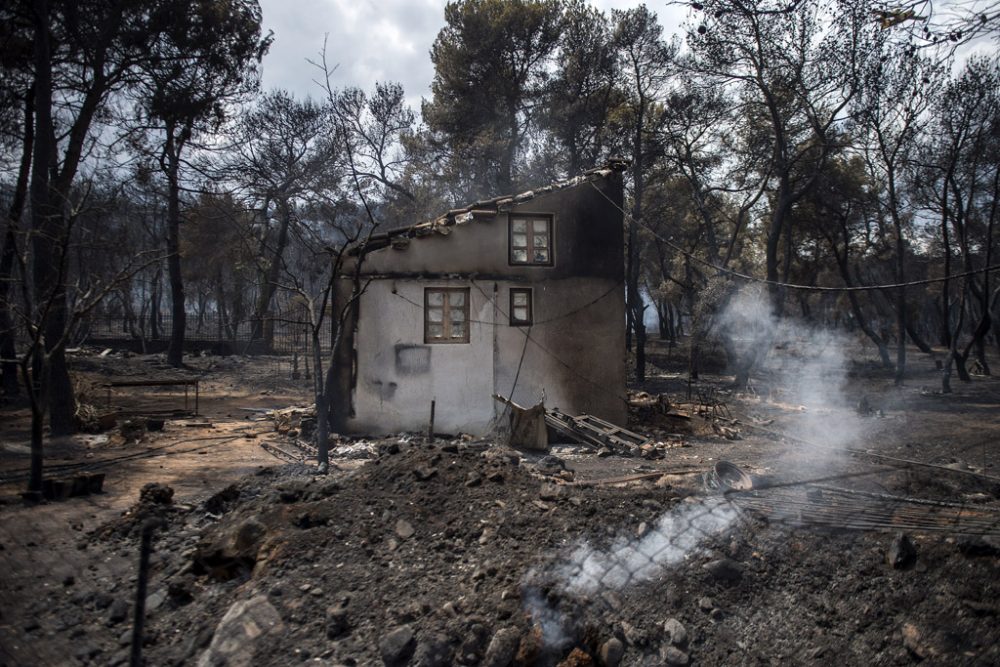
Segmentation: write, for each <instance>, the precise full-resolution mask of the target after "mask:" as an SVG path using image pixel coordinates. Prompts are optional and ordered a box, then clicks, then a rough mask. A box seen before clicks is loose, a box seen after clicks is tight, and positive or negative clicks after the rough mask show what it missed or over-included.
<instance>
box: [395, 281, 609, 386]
mask: <svg viewBox="0 0 1000 667" xmlns="http://www.w3.org/2000/svg"><path fill="white" fill-rule="evenodd" d="M469 282H471V283H472V285H473V286H475V288H476V289H477V290H479V292H480V293H481V294H482V295H483V296H484V297H485V298H486V300H487V301H489V302H490V303H492V304H493V305H494V307H495V308H496V310H497V311H498V312H499V313H500V314H501V315H502V316H503V317H504V318H505V319H509V316H508V314H507V313H506V312H504V310H503V309H502V308H501V307H500V304H499V303H497V302H496V301H494V300H493V299H492V298H491V297H490V296H489V295H488V294H486V292H484V291H483V288H482V287H480V286H479V285H478V284H477V283H476V282H475V281H474V280H470V281H469ZM618 287H619V285H615V287H614V288H613V289H617V288H618ZM612 291H613V290H612ZM610 293H611V291H609V292H607V293H605V294H603V295H602V296H600V297H598V298H597V299H594V300H593V301H591V302H589V303H587V304H585V305H584V306H581V307H579V308H576V309H574V310H572V311H570V312H568V313H563V314H561V315H559V316H557V317H554V318H551V319H548V320H545V321H544V322H552V321H553V320H557V319H562V318H564V317H568V316H569V315H571V314H573V313H576V312H579V311H581V310H583V309H584V308H588V307H590V306H592V305H594V304H595V303H597V302H598V301H600V300H601V299H603V298H604V297H605V296H607V295H608V294H610ZM395 295H396V296H397V297H399V298H400V299H402V300H403V301H405V302H406V303H408V304H410V305H412V306H415V307H417V308H420V309H421V310H423V308H424V306H423V305H422V304H419V303H417V302H416V301H413V300H412V299H408V298H407V297H405V296H403V295H402V294H400V293H399V292H396V293H395ZM467 321H468V322H469V323H471V324H484V325H489V326H493V325H494V324H496V322H487V321H485V320H475V319H468V320H467ZM542 323H543V322H537V323H535V324H536V325H537V324H542ZM533 326H534V325H533ZM517 330H518V331H519V332H520V333H521V335H523V336H524V337H525V346H527V342H528V341H531V342H532V343H533V344H534V345H535V347H537V348H538V349H539V350H541V351H542V352H543V353H544V354H546V355H548V356H549V357H551V358H552V359H553V360H555V361H556V363H558V364H559V365H561V366H562V367H563V368H565V369H566V370H568V371H569V372H570V373H572V374H573V375H575V376H576V377H578V378H580V379H581V380H583V381H584V382H586V383H588V384H590V385H592V386H593V387H595V388H596V389H598V390H599V391H601V392H602V393H604V394H605V395H606V396H610V397H613V398H615V399H616V400H619V401H622V402H623V403H625V404H626V405H627V404H628V399H627V398H625V397H624V396H621V395H619V394H617V393H615V392H612V391H609V390H608V388H607V387H606V386H605V385H604V384H601V383H600V382H597V381H596V380H593V379H591V378H589V377H587V376H586V375H584V374H583V373H581V372H580V371H578V370H577V369H576V368H574V367H573V366H572V365H570V364H569V363H567V362H565V361H563V360H562V359H560V358H559V357H558V356H557V355H556V354H555V353H554V352H552V351H551V350H550V349H548V348H547V347H545V346H544V345H542V344H541V343H539V342H538V340H536V339H535V338H534V337H532V336H531V334H530V333H529V332H528V331H525V330H524V329H522V328H520V327H518V328H517Z"/></svg>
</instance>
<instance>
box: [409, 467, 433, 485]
mask: <svg viewBox="0 0 1000 667" xmlns="http://www.w3.org/2000/svg"><path fill="white" fill-rule="evenodd" d="M437 474H438V471H437V468H431V467H428V466H420V467H419V468H414V470H413V476H414V477H416V478H417V481H418V482H426V481H428V480H430V479H433V478H434V477H437Z"/></svg>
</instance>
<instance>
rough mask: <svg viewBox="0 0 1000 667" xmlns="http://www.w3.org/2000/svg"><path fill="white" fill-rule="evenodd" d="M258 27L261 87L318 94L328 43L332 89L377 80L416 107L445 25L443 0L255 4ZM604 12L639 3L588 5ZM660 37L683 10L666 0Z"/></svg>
mask: <svg viewBox="0 0 1000 667" xmlns="http://www.w3.org/2000/svg"><path fill="white" fill-rule="evenodd" d="M260 4H261V8H262V9H263V12H264V30H265V31H267V30H273V31H274V43H273V44H272V45H271V51H270V53H268V55H267V56H265V57H264V79H263V87H264V89H265V90H269V89H272V88H285V89H287V90H290V91H292V92H294V93H295V94H296V95H297V96H300V97H304V96H305V95H311V96H313V97H319V96H320V92H319V89H318V87H317V86H316V84H315V83H314V80H315V79H316V78H317V74H318V70H316V68H314V67H313V66H312V65H310V64H309V63H308V62H306V59H313V60H317V59H318V54H319V52H320V50H321V49H322V47H323V38H324V35H329V37H328V38H327V39H328V41H327V61H328V62H329V63H330V64H339V68H338V70H337V72H336V74H335V77H334V84H335V86H337V87H344V86H359V87H361V88H363V89H365V90H370V89H371V88H372V87H373V85H374V83H375V81H398V82H400V83H402V84H403V87H404V89H405V90H406V94H407V97H408V98H409V99H410V101H411V103H412V104H414V105H415V106H416V105H418V104H419V101H420V98H421V97H430V85H431V79H432V78H433V77H434V67H433V66H432V65H431V58H430V49H431V45H432V44H433V43H434V38H435V37H437V34H438V31H439V30H441V28H442V27H443V25H444V6H445V4H447V3H446V0H260ZM592 4H593V5H595V6H596V7H598V8H600V9H602V10H603V11H605V12H610V10H611V9H624V8H628V7H634V6H636V5H638V4H639V3H638V2H637V0H594V2H592ZM649 6H650V8H652V9H653V10H654V11H655V12H656V13H657V14H658V15H659V17H660V22H661V23H663V26H664V34H665V35H671V34H673V33H674V32H678V31H679V25H680V22H681V20H683V12H682V10H680V9H678V8H677V7H668V6H666V4H665V3H661V2H651V3H649Z"/></svg>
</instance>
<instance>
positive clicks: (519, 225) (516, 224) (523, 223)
mask: <svg viewBox="0 0 1000 667" xmlns="http://www.w3.org/2000/svg"><path fill="white" fill-rule="evenodd" d="M511 226H512V227H513V228H514V233H515V234H525V233H527V231H528V221H527V220H514V221H513V222H512V223H511Z"/></svg>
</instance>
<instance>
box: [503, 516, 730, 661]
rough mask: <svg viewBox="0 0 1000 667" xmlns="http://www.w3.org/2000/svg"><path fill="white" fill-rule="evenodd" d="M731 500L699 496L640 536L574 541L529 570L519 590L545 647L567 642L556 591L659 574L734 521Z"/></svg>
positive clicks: (598, 590) (624, 583) (602, 589)
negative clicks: (545, 591) (599, 543)
mask: <svg viewBox="0 0 1000 667" xmlns="http://www.w3.org/2000/svg"><path fill="white" fill-rule="evenodd" d="M737 516H738V514H737V512H736V509H735V508H734V507H733V505H732V504H731V503H730V502H728V501H727V500H726V499H724V498H722V497H718V496H715V497H708V498H703V499H701V500H700V501H698V502H694V503H685V504H683V505H679V506H677V507H675V508H674V509H672V510H670V511H668V512H665V513H664V514H662V515H661V516H660V518H659V519H658V520H657V522H656V524H655V525H654V526H652V528H650V529H649V530H647V531H646V532H645V534H643V535H639V536H637V535H635V534H626V533H620V534H619V535H618V536H616V537H615V538H614V539H612V541H611V544H610V545H609V546H608V547H607V548H603V549H600V548H595V547H594V546H592V545H591V544H589V543H587V542H582V543H580V544H579V545H578V546H577V547H576V548H575V549H574V550H573V551H572V552H571V553H570V554H569V555H568V556H567V557H565V558H562V559H559V560H557V561H556V562H555V563H553V564H551V565H550V566H549V567H548V568H546V569H544V570H541V571H539V570H532V571H531V572H529V573H528V575H527V577H526V578H525V586H524V591H523V595H522V599H523V602H524V607H525V610H526V611H527V612H528V613H529V614H530V615H531V618H532V620H533V622H534V624H535V626H536V627H537V628H538V629H539V631H540V632H541V635H542V644H543V646H544V647H545V648H546V649H547V650H549V651H558V650H560V649H561V648H563V647H566V646H568V645H570V644H571V643H572V640H571V638H570V635H571V631H570V618H571V617H573V616H574V614H572V613H567V612H566V611H565V610H564V609H561V608H560V607H559V604H558V599H559V598H560V597H561V596H572V597H577V596H589V595H593V594H603V593H606V592H608V591H617V590H622V589H624V588H626V587H628V586H630V585H632V584H635V583H638V582H641V581H646V580H649V579H652V578H654V577H657V576H659V575H660V574H662V572H663V571H664V570H665V569H666V568H668V567H671V566H674V565H678V564H680V563H681V562H683V561H685V560H687V559H689V558H691V557H693V556H696V555H698V554H699V553H701V545H702V543H703V542H704V540H705V539H707V538H709V537H712V536H717V535H721V534H722V533H724V532H725V531H726V530H728V529H729V527H730V526H732V525H733V523H734V522H735V521H736V518H737ZM543 585H545V586H552V590H553V591H554V592H556V593H557V594H558V595H555V596H552V597H543V596H542V594H541V592H540V587H541V586H543Z"/></svg>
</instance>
